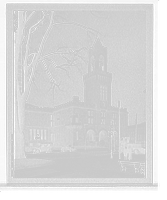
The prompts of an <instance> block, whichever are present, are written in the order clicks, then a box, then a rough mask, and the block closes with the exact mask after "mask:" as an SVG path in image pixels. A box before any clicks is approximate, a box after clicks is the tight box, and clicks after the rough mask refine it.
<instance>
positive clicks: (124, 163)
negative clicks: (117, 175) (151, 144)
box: [118, 160, 145, 177]
mask: <svg viewBox="0 0 167 200" xmlns="http://www.w3.org/2000/svg"><path fill="white" fill-rule="evenodd" d="M118 163H119V164H120V165H121V171H125V172H126V171H127V170H133V171H134V172H135V173H140V174H143V175H144V177H145V162H140V161H128V160H118Z"/></svg>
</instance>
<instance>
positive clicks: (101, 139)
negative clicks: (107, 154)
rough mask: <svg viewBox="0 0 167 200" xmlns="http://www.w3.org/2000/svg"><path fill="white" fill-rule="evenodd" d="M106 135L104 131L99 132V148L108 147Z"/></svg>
mask: <svg viewBox="0 0 167 200" xmlns="http://www.w3.org/2000/svg"><path fill="white" fill-rule="evenodd" d="M108 142H109V141H108V133H107V131H106V130H101V131H100V132H99V145H100V146H101V147H107V146H108Z"/></svg>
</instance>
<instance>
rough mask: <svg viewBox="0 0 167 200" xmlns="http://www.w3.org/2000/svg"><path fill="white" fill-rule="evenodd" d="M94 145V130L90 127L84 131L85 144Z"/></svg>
mask: <svg viewBox="0 0 167 200" xmlns="http://www.w3.org/2000/svg"><path fill="white" fill-rule="evenodd" d="M95 145H96V133H95V131H94V130H92V129H90V130H88V131H87V133H86V146H95Z"/></svg>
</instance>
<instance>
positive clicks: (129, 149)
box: [128, 145, 132, 160]
mask: <svg viewBox="0 0 167 200" xmlns="http://www.w3.org/2000/svg"><path fill="white" fill-rule="evenodd" d="M128 160H132V147H131V145H128Z"/></svg>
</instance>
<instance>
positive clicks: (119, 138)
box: [118, 101, 121, 159]
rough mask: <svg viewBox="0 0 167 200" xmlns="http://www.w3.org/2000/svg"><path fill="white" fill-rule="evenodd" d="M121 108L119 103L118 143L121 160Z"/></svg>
mask: <svg viewBox="0 0 167 200" xmlns="http://www.w3.org/2000/svg"><path fill="white" fill-rule="evenodd" d="M120 108H121V102H120V101H118V141H119V159H121V148H120V143H121V128H120V125H121V123H120V122H121V119H120Z"/></svg>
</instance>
